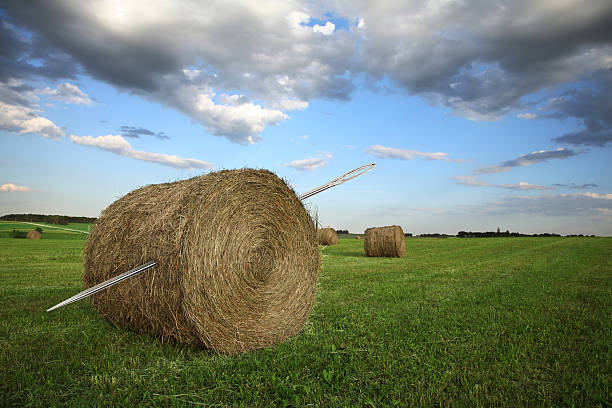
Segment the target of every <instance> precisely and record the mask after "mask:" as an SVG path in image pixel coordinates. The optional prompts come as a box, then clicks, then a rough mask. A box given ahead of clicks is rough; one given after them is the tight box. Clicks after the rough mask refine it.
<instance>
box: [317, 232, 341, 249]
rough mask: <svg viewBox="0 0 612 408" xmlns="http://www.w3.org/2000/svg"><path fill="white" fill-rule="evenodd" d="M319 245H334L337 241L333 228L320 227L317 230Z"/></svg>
mask: <svg viewBox="0 0 612 408" xmlns="http://www.w3.org/2000/svg"><path fill="white" fill-rule="evenodd" d="M317 235H318V237H319V244H320V245H336V244H337V243H338V234H337V233H336V230H335V229H333V228H321V229H320V230H318V231H317Z"/></svg>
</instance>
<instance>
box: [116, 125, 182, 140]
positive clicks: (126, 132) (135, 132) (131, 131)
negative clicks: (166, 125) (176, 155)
mask: <svg viewBox="0 0 612 408" xmlns="http://www.w3.org/2000/svg"><path fill="white" fill-rule="evenodd" d="M120 131H121V136H123V137H129V138H132V139H140V136H154V137H156V138H158V139H170V138H169V137H168V136H167V135H166V134H165V133H164V132H153V131H152V130H149V129H145V128H143V127H136V126H127V125H124V126H121V128H120Z"/></svg>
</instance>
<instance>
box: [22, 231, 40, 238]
mask: <svg viewBox="0 0 612 408" xmlns="http://www.w3.org/2000/svg"><path fill="white" fill-rule="evenodd" d="M40 237H41V234H40V232H38V231H36V230H32V231H28V233H27V234H26V238H27V239H40Z"/></svg>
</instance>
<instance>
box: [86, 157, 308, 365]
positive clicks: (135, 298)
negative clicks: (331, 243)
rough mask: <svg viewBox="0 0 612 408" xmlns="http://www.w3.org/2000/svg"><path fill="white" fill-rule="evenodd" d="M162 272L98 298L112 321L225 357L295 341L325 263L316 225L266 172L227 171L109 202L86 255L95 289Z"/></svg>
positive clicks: (89, 281) (89, 279)
mask: <svg viewBox="0 0 612 408" xmlns="http://www.w3.org/2000/svg"><path fill="white" fill-rule="evenodd" d="M151 259H154V260H156V261H157V262H158V263H159V265H158V266H156V267H155V268H154V269H152V270H151V271H150V272H148V273H147V274H146V277H145V276H144V275H141V276H137V277H134V278H132V279H129V280H128V281H125V282H122V283H119V284H117V285H116V286H113V287H111V288H109V289H107V290H105V291H102V292H99V293H97V294H95V295H93V297H92V299H93V303H94V306H95V307H96V309H97V310H98V311H99V312H100V313H101V314H102V315H103V316H104V317H105V318H106V319H108V320H109V321H110V322H112V323H114V324H116V325H119V326H122V327H127V328H130V329H133V330H136V331H138V332H146V333H151V334H154V335H156V336H160V337H162V338H164V339H173V340H176V341H178V342H181V343H186V344H193V345H201V346H204V347H207V348H210V349H213V350H216V351H220V352H224V353H235V352H242V351H248V350H253V349H258V348H263V347H267V346H270V345H273V344H276V343H279V342H281V341H283V340H284V339H286V338H287V337H290V336H292V335H294V334H296V333H297V332H298V331H299V330H300V329H301V328H302V327H303V325H304V323H305V321H306V318H307V317H308V314H309V312H310V310H311V307H312V301H313V298H314V288H315V282H316V278H317V272H318V265H319V252H318V248H317V241H316V235H315V230H314V226H313V223H312V221H311V219H310V217H309V215H308V213H307V211H306V210H305V209H304V206H303V204H302V202H301V201H300V200H299V199H298V197H297V196H296V194H295V192H294V191H293V190H292V189H291V188H290V187H289V186H287V184H286V183H285V182H284V181H283V180H281V179H279V178H278V177H277V176H276V175H274V174H273V173H271V172H269V171H266V170H252V169H241V170H224V171H220V172H213V173H209V174H207V175H204V176H199V177H195V178H192V179H189V180H183V181H178V182H174V183H166V184H157V185H150V186H146V187H142V188H140V189H138V190H135V191H133V192H131V193H129V194H127V195H126V196H124V197H122V198H120V199H119V200H117V201H116V202H114V203H113V204H111V205H110V206H109V207H108V208H107V209H106V210H104V211H103V213H102V215H101V216H100V218H99V219H98V221H97V222H96V224H95V226H94V228H93V231H92V233H91V235H90V236H89V240H88V242H87V245H86V248H85V271H84V275H83V283H84V285H85V287H89V286H92V285H95V284H98V283H100V282H103V281H105V280H107V279H109V278H111V277H113V276H115V275H117V274H118V273H120V272H123V271H126V270H129V269H131V268H133V267H135V266H137V265H140V264H143V263H144V262H146V261H148V260H151Z"/></svg>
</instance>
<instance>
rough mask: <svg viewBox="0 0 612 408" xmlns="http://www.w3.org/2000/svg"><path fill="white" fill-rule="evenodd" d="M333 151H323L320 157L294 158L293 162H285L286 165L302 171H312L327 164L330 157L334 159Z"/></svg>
mask: <svg viewBox="0 0 612 408" xmlns="http://www.w3.org/2000/svg"><path fill="white" fill-rule="evenodd" d="M332 158H333V156H332V155H331V153H328V152H322V153H320V154H319V157H308V158H306V159H300V160H294V161H292V162H291V163H285V164H283V166H284V167H292V168H294V169H296V170H300V171H312V170H315V169H318V168H321V167H323V166H325V165H326V164H327V162H328V161H329V159H332Z"/></svg>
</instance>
